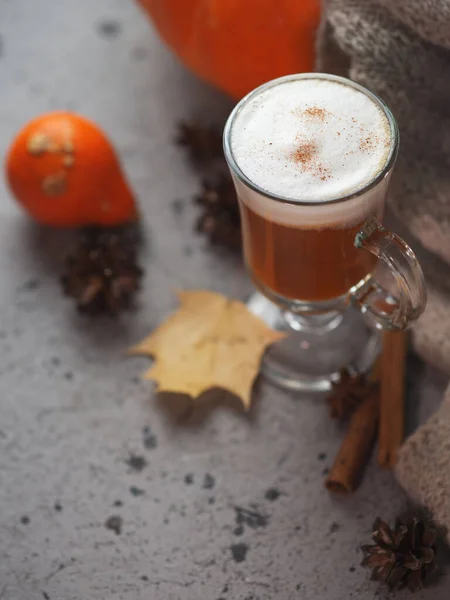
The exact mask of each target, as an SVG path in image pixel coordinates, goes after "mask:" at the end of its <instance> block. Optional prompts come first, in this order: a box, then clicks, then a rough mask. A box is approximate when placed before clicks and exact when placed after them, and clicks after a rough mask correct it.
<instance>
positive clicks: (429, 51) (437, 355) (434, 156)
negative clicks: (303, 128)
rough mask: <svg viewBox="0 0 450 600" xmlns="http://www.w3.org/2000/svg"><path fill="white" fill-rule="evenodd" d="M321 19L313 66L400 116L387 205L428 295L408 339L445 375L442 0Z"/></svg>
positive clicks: (447, 90) (448, 145)
mask: <svg viewBox="0 0 450 600" xmlns="http://www.w3.org/2000/svg"><path fill="white" fill-rule="evenodd" d="M324 15H325V16H324V20H323V23H322V26H321V31H320V34H319V52H318V55H319V60H318V70H321V71H329V72H330V71H331V72H337V73H340V74H344V73H347V74H348V75H349V76H350V78H351V79H354V80H356V81H358V82H360V83H362V84H363V85H366V86H367V87H369V88H370V89H372V90H373V91H375V92H376V93H378V94H379V95H380V96H381V97H382V98H383V99H384V100H385V101H386V103H387V104H388V106H389V107H390V108H391V110H392V112H393V113H394V115H395V117H396V119H397V121H398V124H399V128H400V138H401V143H400V154H399V158H398V161H397V166H396V169H395V172H394V177H393V181H392V184H391V188H390V194H389V204H390V206H391V208H392V210H393V212H394V213H395V214H396V216H397V217H398V218H399V220H400V221H401V223H402V225H403V231H402V233H404V235H405V237H406V239H407V241H408V242H409V243H411V245H412V246H413V247H414V250H416V251H417V253H418V254H419V257H420V259H421V262H422V266H423V269H424V271H425V275H426V277H427V284H428V294H429V302H428V307H427V310H426V314H425V315H424V316H423V317H422V319H420V320H419V322H418V323H417V325H416V326H415V328H414V337H413V340H414V344H415V347H416V350H417V352H418V353H419V354H420V355H421V356H422V358H423V359H424V360H426V361H428V362H431V363H433V364H435V365H436V366H438V367H439V368H441V369H444V370H446V371H448V372H449V373H450V0H325V2H324Z"/></svg>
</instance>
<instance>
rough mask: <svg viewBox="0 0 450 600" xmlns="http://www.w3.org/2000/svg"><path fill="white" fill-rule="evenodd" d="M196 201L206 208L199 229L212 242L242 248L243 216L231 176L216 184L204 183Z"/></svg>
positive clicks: (198, 225)
mask: <svg viewBox="0 0 450 600" xmlns="http://www.w3.org/2000/svg"><path fill="white" fill-rule="evenodd" d="M196 202H197V203H198V204H199V205H200V206H202V207H203V208H204V212H203V214H202V215H201V217H200V218H199V220H198V222H197V231H199V232H200V233H205V234H206V235H207V236H208V237H209V239H210V241H211V243H213V244H220V245H223V246H228V247H229V248H232V249H234V250H237V249H240V248H241V218H240V214H239V206H238V201H237V196H236V190H235V189H234V185H233V181H232V180H231V177H225V176H224V177H222V178H221V179H220V180H219V182H218V183H217V184H216V185H211V184H208V183H204V184H203V191H202V193H201V194H200V196H198V197H197V198H196Z"/></svg>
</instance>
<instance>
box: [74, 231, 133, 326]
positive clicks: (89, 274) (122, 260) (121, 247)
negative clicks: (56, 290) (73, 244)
mask: <svg viewBox="0 0 450 600" xmlns="http://www.w3.org/2000/svg"><path fill="white" fill-rule="evenodd" d="M137 244H138V240H137V238H136V236H135V235H134V233H132V232H131V230H130V229H129V228H128V227H125V228H108V229H105V228H97V227H89V228H86V229H83V230H82V231H81V232H80V239H79V246H78V248H77V250H76V252H75V253H74V254H72V255H70V256H68V257H67V258H66V260H65V269H66V272H65V273H64V274H63V276H62V286H63V290H64V293H65V294H66V295H67V296H71V297H73V298H74V299H75V301H76V304H77V307H78V309H79V310H80V311H81V312H85V313H89V314H98V313H109V314H111V315H116V314H117V313H119V312H120V311H121V310H124V309H127V308H130V306H131V304H132V300H133V297H134V294H135V293H136V292H137V290H138V289H139V285H140V280H141V277H142V275H143V270H142V269H141V267H139V265H138V264H137V262H136V261H137Z"/></svg>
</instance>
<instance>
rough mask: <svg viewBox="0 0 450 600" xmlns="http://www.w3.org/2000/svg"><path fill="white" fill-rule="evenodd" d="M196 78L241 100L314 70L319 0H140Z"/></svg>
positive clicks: (162, 34)
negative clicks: (269, 84) (282, 78)
mask: <svg viewBox="0 0 450 600" xmlns="http://www.w3.org/2000/svg"><path fill="white" fill-rule="evenodd" d="M138 2H139V3H140V4H141V5H142V6H143V7H144V8H145V9H146V10H147V11H148V13H149V14H150V16H151V18H152V20H153V22H154V24H155V26H156V28H157V30H158V31H159V33H160V35H161V37H162V38H163V39H164V40H165V41H166V42H167V44H168V45H169V46H170V47H171V48H172V49H173V50H174V52H175V54H177V56H178V57H179V58H180V59H181V60H182V62H183V63H185V65H186V66H188V67H189V68H190V69H191V70H192V71H193V72H194V73H196V74H197V75H198V76H199V77H201V78H202V79H205V80H206V81H208V82H210V83H212V84H213V85H215V86H216V87H218V88H219V89H221V90H223V91H225V92H227V93H228V94H230V95H231V96H233V97H234V98H235V99H240V98H241V97H242V96H244V95H245V94H246V93H247V92H249V91H250V90H252V89H253V88H255V87H257V86H258V85H260V84H262V83H264V82H265V81H268V80H270V79H274V78H275V77H280V76H282V75H287V74H289V73H299V72H307V71H312V70H313V69H314V59H315V36H316V30H317V27H318V24H319V19H320V0H138Z"/></svg>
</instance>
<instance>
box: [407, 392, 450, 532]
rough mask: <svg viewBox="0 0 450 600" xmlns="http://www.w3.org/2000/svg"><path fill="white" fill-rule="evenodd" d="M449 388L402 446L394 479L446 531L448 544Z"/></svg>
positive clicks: (449, 502) (449, 503) (449, 527)
mask: <svg viewBox="0 0 450 600" xmlns="http://www.w3.org/2000/svg"><path fill="white" fill-rule="evenodd" d="M449 458H450V388H448V390H447V393H446V395H445V398H444V402H443V403H442V406H441V408H440V410H439V411H438V412H437V413H436V414H435V415H434V416H433V417H431V419H430V420H429V421H428V423H426V424H425V425H423V426H422V427H421V428H420V429H419V430H418V431H416V433H414V434H413V435H412V436H411V437H410V438H408V440H407V441H406V442H405V444H403V446H402V448H401V450H400V456H399V461H398V464H397V467H396V475H397V479H398V480H399V482H400V484H401V485H402V486H403V488H404V489H405V490H406V492H407V493H408V494H409V495H410V496H411V497H412V498H413V499H414V500H415V501H417V502H419V503H420V504H422V505H424V506H427V507H428V508H430V510H431V511H432V513H433V516H434V518H435V519H436V521H437V522H438V523H441V524H443V525H444V526H445V528H446V529H447V532H446V534H447V542H449V543H450V500H449V499H450V465H449Z"/></svg>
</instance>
